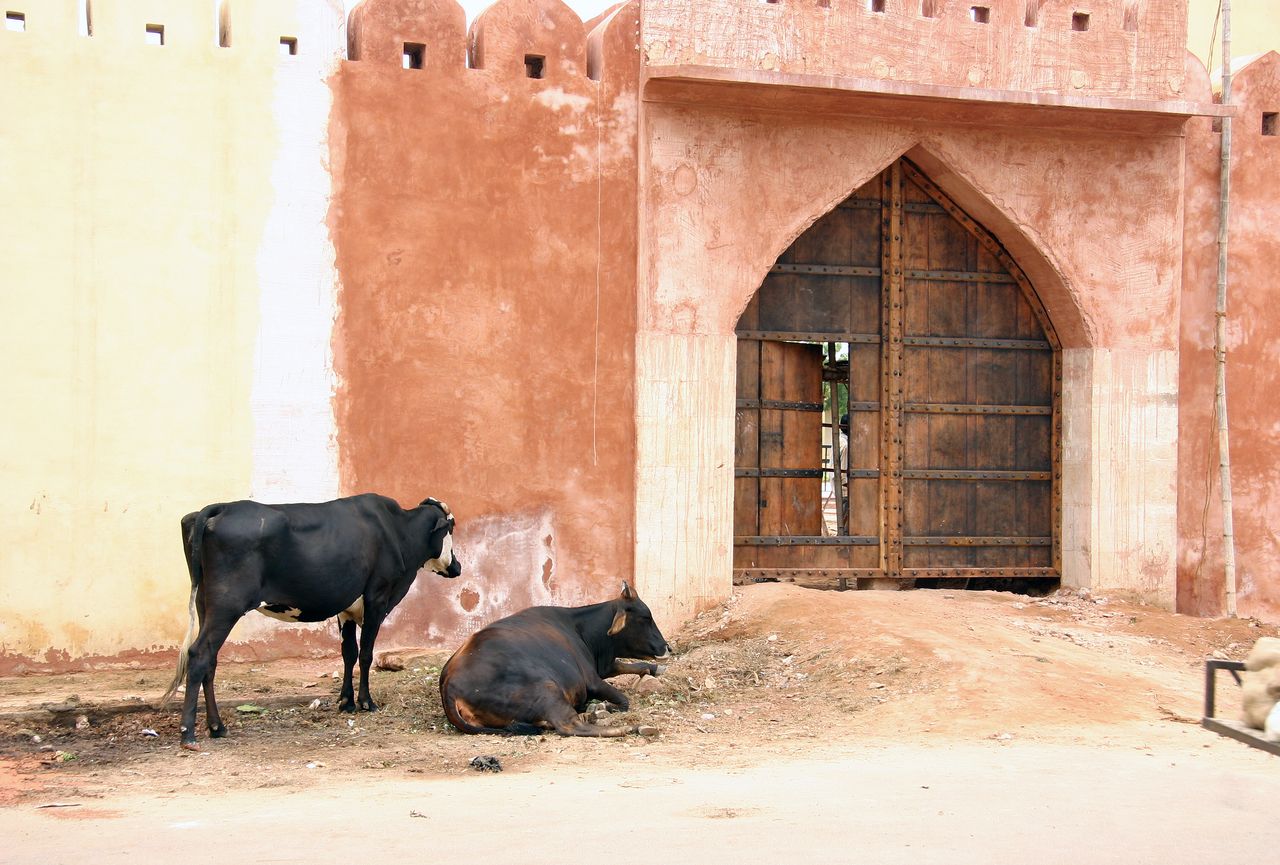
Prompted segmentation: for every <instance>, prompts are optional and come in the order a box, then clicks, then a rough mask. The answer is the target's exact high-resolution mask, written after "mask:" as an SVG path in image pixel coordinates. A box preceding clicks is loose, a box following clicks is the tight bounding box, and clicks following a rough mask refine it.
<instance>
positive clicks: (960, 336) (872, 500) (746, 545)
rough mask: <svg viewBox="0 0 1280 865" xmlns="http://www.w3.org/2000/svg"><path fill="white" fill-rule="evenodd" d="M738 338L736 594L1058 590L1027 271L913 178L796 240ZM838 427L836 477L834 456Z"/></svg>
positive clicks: (904, 169)
mask: <svg viewBox="0 0 1280 865" xmlns="http://www.w3.org/2000/svg"><path fill="white" fill-rule="evenodd" d="M738 336H739V352H738V397H739V399H738V426H737V433H738V441H737V463H736V473H735V474H736V481H735V528H734V535H735V538H734V569H735V577H736V578H737V579H738V580H739V581H746V580H752V579H761V578H768V579H785V580H793V581H796V582H804V583H809V584H815V585H842V586H843V585H846V584H848V583H849V581H851V580H859V581H865V580H874V579H885V578H887V579H891V580H921V579H938V578H945V579H957V578H959V579H972V578H975V577H979V578H986V579H997V580H1000V579H1010V578H1039V579H1055V578H1056V577H1057V575H1058V572H1059V571H1058V561H1059V543H1058V537H1057V522H1058V514H1059V512H1060V510H1059V507H1058V500H1059V491H1058V486H1057V479H1058V477H1059V473H1058V471H1057V466H1058V459H1059V457H1058V453H1057V450H1058V440H1059V429H1060V417H1059V399H1058V387H1059V382H1060V379H1061V376H1060V374H1059V371H1058V370H1059V366H1058V365H1059V355H1058V352H1057V347H1056V342H1055V341H1054V338H1053V335H1052V330H1051V328H1049V326H1048V322H1047V319H1046V317H1045V316H1044V314H1043V310H1042V309H1041V308H1040V305H1039V302H1038V300H1037V299H1036V297H1035V292H1034V289H1033V288H1032V286H1031V285H1030V283H1029V282H1028V281H1027V279H1026V277H1025V276H1024V275H1023V274H1022V272H1021V270H1020V269H1019V268H1018V267H1017V265H1016V263H1015V262H1013V260H1012V259H1011V258H1010V257H1009V256H1008V254H1007V253H1005V252H1004V250H1003V248H1002V247H1000V245H999V243H998V242H996V241H995V240H994V238H992V237H991V235H990V234H988V233H987V232H986V231H985V230H984V229H982V227H981V226H979V225H977V224H976V223H975V222H974V221H973V220H972V219H971V218H969V217H968V216H967V215H966V214H964V213H963V212H962V211H961V210H960V209H959V208H958V207H956V206H955V204H954V203H953V202H951V201H950V200H949V199H948V198H947V197H946V196H945V195H944V194H943V193H942V192H941V191H940V190H939V189H937V187H936V186H934V185H933V184H932V182H931V181H929V179H928V178H927V177H926V176H925V175H924V174H923V173H921V172H920V171H919V170H918V169H917V168H916V167H915V166H914V165H912V164H911V163H910V162H908V161H907V160H900V161H899V162H898V163H896V164H895V165H893V166H891V167H890V168H888V169H886V170H885V171H884V172H883V173H882V174H881V176H880V177H878V178H877V179H875V180H874V181H872V182H871V183H868V184H867V185H866V186H864V187H863V188H861V189H859V190H858V191H857V192H855V193H854V194H853V195H852V196H850V198H849V199H847V200H846V201H845V202H843V203H842V204H841V205H839V206H838V207H837V208H836V209H835V210H833V211H832V212H831V213H829V214H827V215H826V216H824V217H823V218H822V219H820V220H819V221H818V222H816V223H815V224H814V225H813V226H812V227H811V228H810V229H809V230H808V231H806V232H805V233H804V234H803V235H801V237H800V238H798V239H797V240H796V242H795V243H794V244H792V246H791V247H790V248H789V249H788V250H787V251H786V252H785V253H784V254H783V255H782V256H781V257H780V258H779V259H778V262H777V264H775V265H774V267H773V268H772V269H771V271H770V273H769V275H768V276H767V277H766V279H765V281H764V283H763V284H762V285H761V287H760V290H759V291H758V292H757V294H756V297H755V298H753V299H752V301H751V304H750V305H749V306H748V308H747V310H746V311H745V312H744V313H743V316H742V319H741V320H740V321H739V325H738ZM823 382H825V383H826V392H825V395H824V389H823ZM845 412H847V414H848V419H849V437H848V457H847V470H844V471H842V470H841V469H840V466H839V460H838V459H837V458H836V454H835V453H834V452H829V453H828V459H826V460H825V462H824V461H823V455H822V451H821V448H822V447H823V439H824V437H823V424H824V422H825V424H826V429H827V433H826V437H825V438H826V442H827V443H828V445H827V446H828V447H831V446H832V443H833V442H834V441H836V439H837V434H836V427H835V423H836V419H837V417H838V415H839V414H842V413H845ZM824 477H825V478H826V479H828V481H829V482H830V481H834V482H835V483H836V485H837V486H838V490H837V491H836V493H837V495H836V498H837V499H838V500H839V503H840V505H839V508H838V513H837V515H836V518H835V521H834V523H835V524H834V530H831V529H832V524H831V520H830V519H829V518H828V522H827V528H828V530H827V531H823V517H822V514H821V513H820V512H816V511H815V505H817V506H818V507H819V508H820V507H821V505H820V504H818V503H819V501H820V499H821V496H822V480H820V479H821V478H824ZM846 502H847V508H846V507H845V503H846ZM827 506H828V509H830V501H828V502H827Z"/></svg>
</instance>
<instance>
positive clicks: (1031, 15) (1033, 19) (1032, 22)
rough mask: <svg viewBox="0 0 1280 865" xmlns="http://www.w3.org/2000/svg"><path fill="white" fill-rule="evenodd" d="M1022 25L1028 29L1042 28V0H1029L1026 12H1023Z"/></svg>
mask: <svg viewBox="0 0 1280 865" xmlns="http://www.w3.org/2000/svg"><path fill="white" fill-rule="evenodd" d="M1022 23H1023V24H1025V25H1026V26H1028V27H1039V26H1040V0H1027V6H1026V10H1025V11H1024V12H1023V16H1022Z"/></svg>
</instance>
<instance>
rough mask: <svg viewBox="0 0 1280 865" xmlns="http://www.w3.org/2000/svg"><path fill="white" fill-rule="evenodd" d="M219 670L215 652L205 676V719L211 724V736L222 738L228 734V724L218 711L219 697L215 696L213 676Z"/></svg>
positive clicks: (212, 737)
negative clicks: (223, 721)
mask: <svg viewBox="0 0 1280 865" xmlns="http://www.w3.org/2000/svg"><path fill="white" fill-rule="evenodd" d="M217 672H218V656H217V654H216V653H215V654H214V656H213V660H212V661H211V662H210V663H209V674H208V675H207V676H205V677H204V719H205V723H206V724H208V726H209V738H211V739H222V738H225V737H226V735H227V725H226V724H224V723H222V715H221V714H219V712H218V699H217V698H216V697H214V696H213V677H214V676H215V675H217Z"/></svg>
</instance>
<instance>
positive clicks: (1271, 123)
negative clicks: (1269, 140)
mask: <svg viewBox="0 0 1280 865" xmlns="http://www.w3.org/2000/svg"><path fill="white" fill-rule="evenodd" d="M1277 117H1280V113H1277V112H1275V111H1264V112H1262V134H1263V135H1275V134H1277V133H1276V125H1277V124H1276V118H1277Z"/></svg>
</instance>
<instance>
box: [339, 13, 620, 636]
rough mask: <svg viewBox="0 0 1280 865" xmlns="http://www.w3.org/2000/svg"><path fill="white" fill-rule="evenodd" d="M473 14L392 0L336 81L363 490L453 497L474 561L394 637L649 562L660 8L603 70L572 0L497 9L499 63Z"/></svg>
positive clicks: (352, 384) (432, 592) (589, 595)
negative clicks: (645, 517) (648, 46)
mask: <svg viewBox="0 0 1280 865" xmlns="http://www.w3.org/2000/svg"><path fill="white" fill-rule="evenodd" d="M463 26H464V25H463V14H462V10H461V9H460V8H459V7H458V6H457V5H456V4H455V3H453V2H452V0H369V2H366V3H365V4H363V5H362V6H360V7H357V9H356V10H355V12H354V13H353V16H352V26H351V31H350V32H351V39H352V45H351V54H352V56H353V57H355V58H358V59H356V60H353V61H351V62H347V63H344V64H343V65H342V67H341V69H340V71H339V73H338V74H337V76H336V77H335V79H334V81H333V89H334V94H335V104H334V115H333V122H332V125H331V133H330V137H331V147H332V150H333V154H334V174H335V180H334V182H335V191H334V198H333V206H332V218H331V222H332V228H333V232H334V243H335V247H336V250H337V263H338V269H339V273H340V277H341V283H342V288H341V293H340V299H339V304H340V314H339V319H338V323H337V341H338V350H337V352H336V356H337V365H338V370H339V373H340V375H341V379H342V385H341V388H340V390H339V393H338V395H337V398H336V408H337V417H338V423H339V446H340V452H341V454H342V463H341V472H342V487H343V491H344V492H347V493H354V492H358V491H365V490H376V491H380V492H383V493H385V494H388V495H391V496H393V497H395V498H397V499H398V500H400V501H401V502H402V503H405V504H416V503H417V502H418V501H419V500H420V499H422V498H423V497H425V496H427V495H431V496H435V497H437V498H440V499H443V500H445V501H447V502H448V503H449V504H450V505H451V507H452V508H453V510H454V512H455V513H456V515H457V517H458V529H457V533H456V540H455V543H456V549H457V552H458V555H459V557H460V559H461V561H462V562H463V567H464V572H463V576H462V577H461V578H459V579H457V580H455V581H453V582H448V583H446V582H444V581H441V580H439V579H437V578H435V577H433V576H424V577H423V578H422V579H420V580H419V581H418V583H417V584H416V586H415V587H414V589H413V590H412V592H411V594H410V595H409V596H408V597H407V598H406V600H405V601H404V602H403V603H402V604H401V606H400V608H398V609H397V610H396V612H395V613H394V614H393V617H392V619H391V620H389V624H388V631H387V637H388V640H387V644H388V645H394V644H397V643H400V644H415V645H424V644H437V645H456V643H457V641H459V640H460V639H461V638H462V637H463V636H464V635H465V634H466V633H468V632H469V631H470V630H473V629H474V628H475V627H477V626H479V625H481V624H484V623H485V622H487V621H489V620H491V619H493V618H496V617H498V616H499V615H505V614H507V613H510V612H513V611H515V610H517V609H519V608H521V607H523V606H528V605H529V604H533V603H547V602H554V603H582V602H586V601H591V600H597V599H599V598H601V597H603V596H606V595H612V594H613V593H614V592H616V591H617V586H618V580H620V579H622V578H630V576H631V570H632V546H633V541H632V538H633V527H632V523H633V509H634V506H633V499H634V495H633V484H632V481H631V471H632V468H631V467H632V464H633V461H634V456H633V454H634V447H635V445H634V439H635V434H634V405H633V396H632V384H631V383H632V379H633V366H634V351H633V341H634V319H635V316H634V311H633V310H634V305H633V301H632V298H633V297H634V291H635V288H634V286H635V234H636V231H635V218H634V213H635V204H634V201H635V186H634V183H635V180H634V178H635V164H636V163H635V123H636V104H635V93H636V89H637V84H636V81H637V74H638V53H637V51H636V39H635V33H636V28H637V22H636V12H635V9H634V8H632V9H631V10H630V11H625V12H620V13H618V14H616V15H614V16H613V17H611V18H610V19H609V21H608V22H607V23H604V24H602V25H601V27H602V28H604V29H602V30H600V31H599V32H598V33H597V34H596V38H595V39H594V40H593V43H594V44H595V45H596V51H595V55H596V57H597V61H596V63H593V66H594V65H597V64H598V65H599V66H600V67H602V68H601V72H600V74H601V76H602V78H601V80H599V81H595V80H591V79H589V78H588V77H587V55H588V51H587V45H588V38H587V37H588V34H587V33H586V32H585V29H584V27H583V24H582V23H581V22H580V21H579V20H578V18H577V17H576V16H575V15H574V14H573V12H572V11H570V10H569V9H568V7H566V6H564V5H563V4H561V3H559V2H556V0H506V2H501V3H498V4H497V5H495V6H493V7H490V8H489V9H488V10H487V11H486V12H485V13H484V14H483V15H482V16H481V17H480V18H479V19H477V20H476V21H475V22H474V23H473V25H472V28H471V33H470V37H469V38H470V42H471V44H472V45H473V46H474V53H473V63H474V64H475V65H476V66H477V67H478V68H468V67H467V66H466V65H465V64H466V60H465V45H466V44H467V41H468V36H467V34H466V33H464V30H463ZM405 42H416V43H421V44H424V45H425V59H426V62H425V63H424V67H425V68H424V69H421V70H409V69H402V68H401V55H402V46H403V44H404V43H405ZM527 54H536V55H540V56H543V57H545V69H544V76H545V77H544V78H542V79H539V80H536V79H532V78H529V77H526V74H525V73H526V70H525V55H527Z"/></svg>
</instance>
